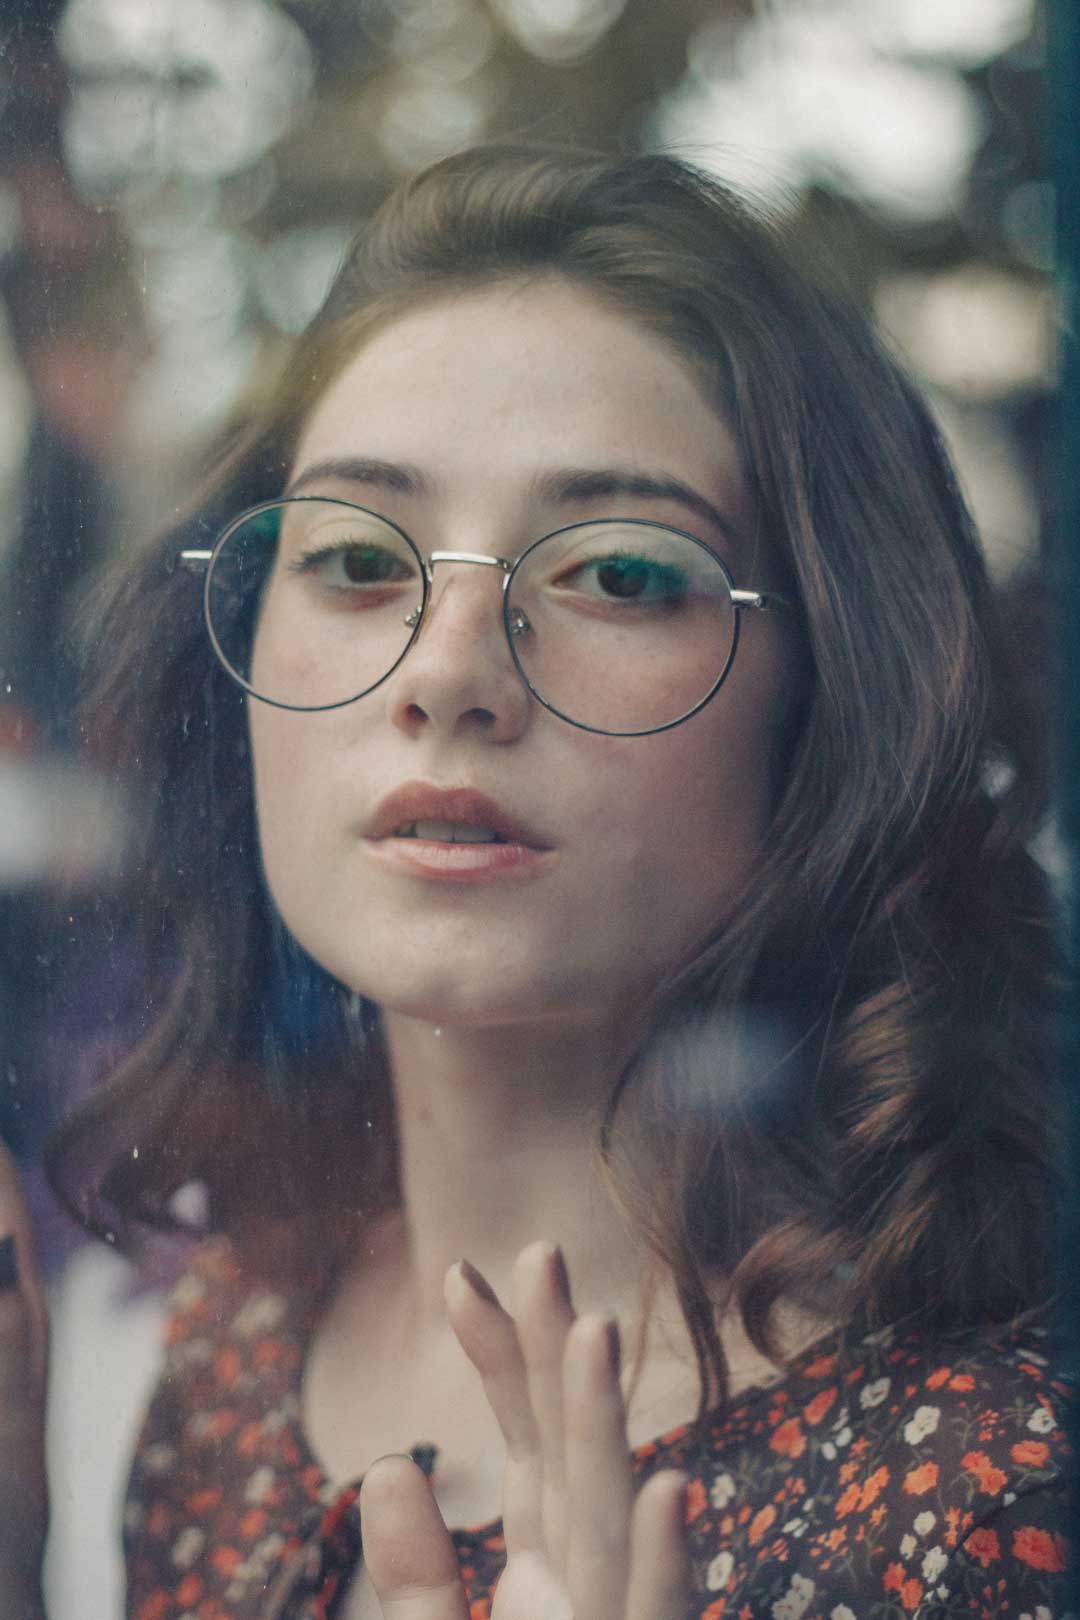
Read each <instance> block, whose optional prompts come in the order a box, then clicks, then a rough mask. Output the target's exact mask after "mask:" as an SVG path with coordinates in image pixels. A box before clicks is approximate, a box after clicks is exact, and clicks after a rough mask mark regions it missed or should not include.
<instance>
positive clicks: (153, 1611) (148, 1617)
mask: <svg viewBox="0 0 1080 1620" xmlns="http://www.w3.org/2000/svg"><path fill="white" fill-rule="evenodd" d="M168 1610H169V1594H168V1592H163V1591H162V1590H161V1588H160V1587H157V1588H155V1590H154V1591H153V1592H151V1593H150V1596H149V1597H148V1598H147V1600H146V1602H145V1603H141V1604H140V1605H139V1608H138V1612H137V1613H136V1615H135V1620H165V1615H166V1614H167V1613H168Z"/></svg>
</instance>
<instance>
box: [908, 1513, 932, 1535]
mask: <svg viewBox="0 0 1080 1620" xmlns="http://www.w3.org/2000/svg"><path fill="white" fill-rule="evenodd" d="M935 1524H937V1519H936V1517H935V1516H934V1514H933V1513H930V1512H926V1513H920V1514H919V1516H918V1517H917V1518H916V1520H915V1523H914V1525H913V1526H912V1529H913V1530H914V1531H915V1534H916V1535H917V1536H928V1535H929V1534H930V1532H931V1530H932V1529H933V1528H934V1526H935Z"/></svg>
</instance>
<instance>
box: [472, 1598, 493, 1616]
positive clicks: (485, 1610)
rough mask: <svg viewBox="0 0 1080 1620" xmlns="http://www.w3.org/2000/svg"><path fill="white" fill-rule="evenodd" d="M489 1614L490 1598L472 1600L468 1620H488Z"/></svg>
mask: <svg viewBox="0 0 1080 1620" xmlns="http://www.w3.org/2000/svg"><path fill="white" fill-rule="evenodd" d="M490 1613H491V1600H490V1598H474V1599H473V1601H472V1602H471V1603H470V1604H469V1620H488V1615H489V1614H490Z"/></svg>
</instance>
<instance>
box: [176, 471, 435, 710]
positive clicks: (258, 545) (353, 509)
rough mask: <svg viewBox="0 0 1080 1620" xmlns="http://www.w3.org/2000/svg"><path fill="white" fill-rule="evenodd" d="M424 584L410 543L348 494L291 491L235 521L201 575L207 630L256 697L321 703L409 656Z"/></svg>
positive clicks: (349, 695)
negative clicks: (411, 621)
mask: <svg viewBox="0 0 1080 1620" xmlns="http://www.w3.org/2000/svg"><path fill="white" fill-rule="evenodd" d="M423 599H424V581H423V574H422V571H421V566H420V560H419V558H418V557H417V554H416V552H415V551H414V550H413V548H412V546H411V544H410V543H409V541H408V540H407V539H406V538H405V536H404V535H403V534H401V533H400V532H399V531H398V530H397V529H395V528H394V527H393V526H392V524H390V523H388V522H387V521H386V519H385V518H381V517H378V516H377V515H376V514H375V513H374V512H367V511H365V510H364V509H363V508H362V507H358V506H350V505H349V504H348V503H347V502H345V501H329V500H322V499H320V498H312V499H309V498H307V497H297V498H295V499H293V500H288V501H280V502H278V503H277V504H276V505H274V506H264V507H261V508H257V509H256V510H255V511H254V512H249V513H248V514H246V516H244V517H242V518H240V519H239V520H238V521H237V522H236V523H235V524H234V525H233V527H232V528H231V529H228V530H226V532H225V535H224V536H223V538H222V539H221V541H220V542H219V544H218V547H217V550H216V551H215V553H214V556H213V560H212V562H211V565H210V573H209V578H208V580H207V603H208V609H207V611H208V618H209V623H210V631H211V634H212V636H213V638H214V642H215V644H216V646H217V650H218V653H219V655H220V657H221V659H222V661H223V662H224V664H225V665H226V667H227V668H228V669H229V671H230V672H231V673H232V674H233V675H234V676H235V677H236V678H237V679H238V680H239V681H241V682H242V683H243V685H245V686H246V687H248V689H249V690H250V691H253V692H255V693H256V694H257V695H258V696H259V697H261V698H266V699H267V700H268V701H269V702H271V703H277V704H281V705H282V706H283V707H285V708H290V709H322V708H329V707H331V706H332V705H334V704H337V703H348V702H350V701H351V700H352V699H353V698H357V697H360V696H362V695H363V693H365V692H370V691H371V689H372V687H374V686H377V685H378V684H379V682H380V681H381V680H383V679H384V678H385V677H386V676H387V675H388V674H389V673H390V671H391V670H392V669H393V667H394V665H395V664H396V663H397V662H398V660H399V659H400V658H401V657H402V656H403V654H404V653H405V650H406V648H407V647H408V645H409V642H410V640H411V639H412V635H413V631H412V629H411V627H410V626H409V625H407V624H406V623H405V620H406V618H407V617H408V616H409V614H411V613H412V612H414V610H416V609H418V608H420V607H421V606H422V604H423Z"/></svg>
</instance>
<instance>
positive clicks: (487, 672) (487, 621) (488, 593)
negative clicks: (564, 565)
mask: <svg viewBox="0 0 1080 1620" xmlns="http://www.w3.org/2000/svg"><path fill="white" fill-rule="evenodd" d="M493 563H494V564H496V566H478V565H479V564H488V565H490V564H493ZM429 566H430V569H431V573H430V578H431V581H432V584H431V589H430V593H429V596H428V602H427V606H426V608H425V609H424V616H423V620H422V622H421V625H420V631H419V634H418V635H417V637H416V640H415V641H414V642H413V644H412V646H411V647H410V648H409V651H408V653H407V654H406V656H405V658H404V659H403V660H402V662H401V664H400V665H399V666H398V668H397V670H395V672H394V674H393V675H392V676H391V678H390V681H389V682H388V683H387V701H388V704H389V710H390V716H391V719H392V720H393V722H394V724H395V725H396V726H398V727H399V729H401V730H402V731H406V732H408V733H409V734H410V735H412V736H418V735H420V734H421V733H423V732H425V731H427V730H429V729H432V728H433V729H434V730H435V731H436V732H439V733H442V734H444V735H446V736H455V735H462V734H468V733H472V734H475V735H480V736H482V737H484V738H485V739H486V740H488V741H490V742H496V743H505V742H513V741H514V739H515V738H516V737H518V736H520V735H521V733H522V731H523V730H524V728H525V726H526V725H527V723H528V719H529V713H530V709H531V706H532V697H531V694H530V692H529V689H528V687H527V686H526V685H525V682H524V681H523V680H522V678H521V676H520V674H519V673H518V670H517V667H516V665H515V664H514V660H513V658H512V657H511V654H510V648H509V646H508V645H507V640H506V631H505V629H504V625H503V580H504V578H505V577H506V574H505V568H506V565H505V564H502V563H501V562H500V560H499V559H496V558H489V557H483V558H481V557H479V556H477V557H475V558H474V557H472V556H471V555H470V554H468V553H460V552H459V553H453V554H449V553H439V552H435V553H433V554H432V558H431V563H430V565H429Z"/></svg>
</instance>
